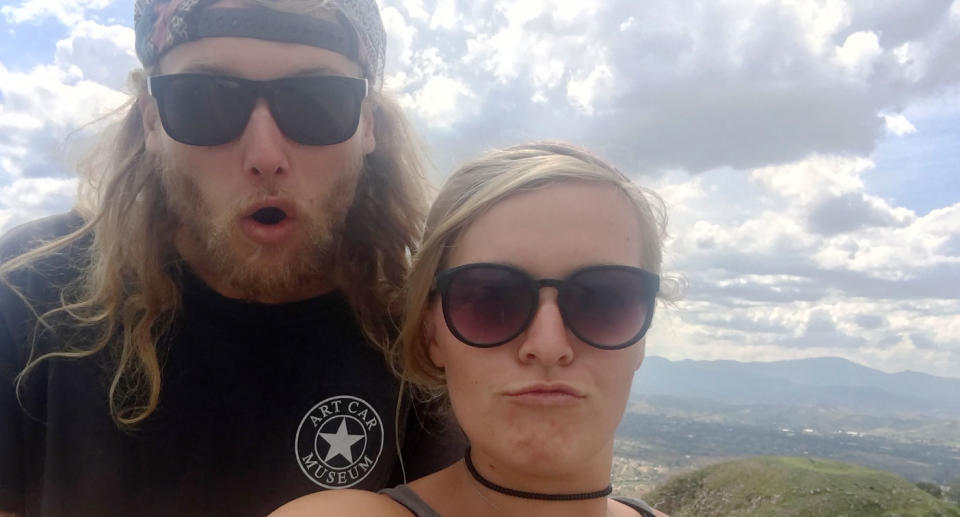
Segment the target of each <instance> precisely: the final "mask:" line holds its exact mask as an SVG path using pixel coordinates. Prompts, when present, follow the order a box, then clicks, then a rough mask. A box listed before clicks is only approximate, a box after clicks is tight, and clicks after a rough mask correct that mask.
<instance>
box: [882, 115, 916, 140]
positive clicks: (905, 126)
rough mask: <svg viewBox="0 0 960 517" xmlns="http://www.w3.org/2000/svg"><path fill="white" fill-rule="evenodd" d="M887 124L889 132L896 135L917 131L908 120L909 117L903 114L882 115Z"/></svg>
mask: <svg viewBox="0 0 960 517" xmlns="http://www.w3.org/2000/svg"><path fill="white" fill-rule="evenodd" d="M882 116H883V120H884V122H885V123H886V126H887V132H888V133H891V134H893V135H896V136H904V135H909V134H911V133H916V132H917V128H915V127H913V124H911V123H910V121H909V120H907V117H904V116H903V115H902V114H901V115H882Z"/></svg>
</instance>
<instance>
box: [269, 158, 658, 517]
mask: <svg viewBox="0 0 960 517" xmlns="http://www.w3.org/2000/svg"><path fill="white" fill-rule="evenodd" d="M651 201H656V204H651ZM661 208H662V202H660V201H659V198H657V197H656V196H655V195H653V194H650V193H644V192H643V191H642V190H640V189H639V188H638V187H636V186H634V185H633V184H632V183H631V181H630V180H629V179H628V178H626V177H625V176H624V175H622V174H621V173H620V172H618V171H617V170H616V169H614V168H613V167H611V166H610V165H607V164H606V163H604V162H602V161H601V160H599V159H597V158H595V157H593V156H591V155H589V154H587V153H585V152H583V151H581V150H578V149H575V148H572V147H569V146H566V145H562V144H552V143H536V144H529V145H523V146H518V147H513V148H510V149H506V150H502V151H496V152H493V153H491V154H489V155H487V156H485V157H482V158H480V159H479V160H476V161H474V162H472V163H469V164H467V165H465V166H464V167H462V168H461V169H460V170H458V171H457V172H455V173H454V174H453V175H452V176H451V177H450V178H449V180H448V181H447V183H446V184H445V186H444V187H443V189H442V190H441V191H440V193H439V195H438V197H437V200H436V202H435V203H434V205H433V208H432V209H431V211H430V215H429V217H428V220H427V226H426V232H425V234H424V241H423V245H422V247H421V250H420V252H419V254H418V256H417V259H416V261H415V264H414V267H413V270H412V272H411V276H410V278H409V282H408V285H407V292H406V294H405V300H404V303H405V307H404V310H405V314H406V318H405V321H404V325H403V328H402V330H401V335H400V339H399V341H398V343H399V346H398V350H397V357H396V360H397V363H398V365H399V367H400V371H401V373H402V375H403V377H404V378H405V379H407V380H409V381H411V382H413V383H414V384H415V385H416V386H417V387H418V388H419V389H420V392H421V393H422V394H424V395H427V396H435V397H436V396H444V397H449V402H450V406H451V407H452V409H453V411H454V414H455V415H456V417H457V420H458V422H459V423H460V426H461V427H462V428H463V431H464V433H465V434H466V436H467V438H468V439H469V442H470V447H469V448H468V449H467V450H466V453H465V457H464V460H463V461H460V462H459V463H456V464H454V465H453V466H451V467H449V468H447V469H444V470H441V471H440V472H437V473H435V474H432V475H430V476H427V477H425V478H423V479H419V480H416V481H414V482H412V483H410V484H409V485H401V486H399V487H396V488H394V489H390V490H386V491H384V492H383V493H381V494H372V493H366V492H360V491H342V490H341V491H336V492H323V493H318V494H313V495H311V496H307V497H304V498H301V499H299V500H297V501H294V502H292V503H289V504H288V505H286V506H284V507H283V508H281V509H280V510H278V511H277V512H276V513H275V515H277V516H307V515H371V516H374V515H376V516H381V515H387V516H392V515H396V516H405V517H409V516H410V515H411V514H413V515H417V516H433V517H436V516H444V517H457V516H481V515H482V516H487V515H503V516H521V515H522V516H536V515H544V516H546V515H549V516H553V517H556V516H564V515H569V516H578V517H582V516H588V517H589V516H598V517H599V516H636V515H644V516H650V515H662V514H660V513H658V512H655V511H653V510H651V509H649V507H647V506H646V505H645V504H643V503H642V502H639V501H636V500H629V501H625V500H621V501H618V500H615V499H612V498H608V497H607V496H608V494H609V493H610V470H611V463H612V459H613V437H614V431H615V430H616V427H617V425H618V423H619V422H620V418H621V417H622V415H623V411H624V408H625V406H626V402H627V397H628V396H629V392H630V384H631V381H632V378H633V373H634V371H635V370H636V369H637V368H639V366H640V364H641V362H642V361H643V356H644V334H645V333H646V331H647V329H648V328H649V326H650V321H651V318H652V316H653V310H654V301H655V296H656V295H657V293H658V288H659V276H658V274H659V270H660V263H661V257H662V253H661V247H662V235H663V226H664V221H663V211H662V209H661Z"/></svg>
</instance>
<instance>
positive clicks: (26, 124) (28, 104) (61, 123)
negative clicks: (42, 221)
mask: <svg viewBox="0 0 960 517" xmlns="http://www.w3.org/2000/svg"><path fill="white" fill-rule="evenodd" d="M131 49H132V30H130V29H129V28H125V27H119V26H102V25H98V24H96V23H93V22H89V21H84V22H80V23H78V24H77V25H76V26H75V27H74V28H73V31H72V34H71V35H70V36H69V37H68V38H66V39H64V40H61V41H59V42H58V43H57V51H56V57H55V62H54V64H51V65H38V66H35V67H33V68H32V69H30V70H29V71H26V72H12V71H9V70H7V69H6V67H4V66H3V65H2V64H0V95H2V105H0V163H2V164H3V165H4V167H3V172H4V174H5V175H6V178H7V179H8V180H9V179H16V178H21V177H39V176H60V175H63V174H64V173H65V172H66V170H68V169H69V164H68V162H69V161H71V160H72V159H74V158H75V153H76V152H78V151H77V150H78V149H80V148H82V147H84V146H85V145H87V143H88V142H87V140H88V138H89V134H90V133H91V130H93V129H95V127H87V125H88V124H90V123H92V122H95V121H96V120H97V119H99V118H100V117H103V116H104V115H106V114H108V113H110V112H111V111H112V110H114V109H116V108H118V107H119V106H120V105H122V104H123V103H124V102H125V101H126V100H127V96H126V95H125V94H123V93H121V92H120V91H118V90H116V89H114V88H119V87H120V85H122V83H123V78H124V76H125V74H126V72H127V71H128V70H129V68H130V66H131V65H132V64H133V63H135V59H134V58H133V57H132V50H131ZM120 67H123V68H120ZM107 84H109V85H112V86H114V88H111V87H110V86H107ZM82 129H84V130H82Z"/></svg>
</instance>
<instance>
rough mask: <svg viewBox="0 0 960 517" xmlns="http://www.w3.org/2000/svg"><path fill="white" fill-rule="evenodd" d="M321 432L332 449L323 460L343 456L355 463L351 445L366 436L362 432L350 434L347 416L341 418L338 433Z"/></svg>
mask: <svg viewBox="0 0 960 517" xmlns="http://www.w3.org/2000/svg"><path fill="white" fill-rule="evenodd" d="M319 434H320V437H321V438H323V439H324V440H326V441H327V443H328V444H330V449H329V450H327V457H326V458H324V459H323V461H326V462H329V461H330V460H331V459H333V458H335V457H337V456H343V457H344V459H346V460H347V462H349V463H353V453H352V452H350V447H351V446H352V445H353V444H355V443H357V442H359V441H360V440H363V438H364V436H363V435H362V434H350V433H349V432H348V431H347V418H346V417H343V418H342V419H340V427H338V428H337V432H336V434H330V433H319Z"/></svg>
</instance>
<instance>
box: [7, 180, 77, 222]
mask: <svg viewBox="0 0 960 517" xmlns="http://www.w3.org/2000/svg"><path fill="white" fill-rule="evenodd" d="M76 190H77V181H76V179H74V178H22V179H17V180H15V181H13V182H12V183H9V184H7V185H4V186H3V187H0V234H2V233H4V232H6V231H7V230H9V229H10V228H13V227H14V226H17V225H19V224H22V223H25V222H27V221H30V220H32V219H35V218H36V217H37V214H38V213H39V214H50V213H56V212H64V211H66V210H69V209H70V207H71V206H73V202H74V196H75V194H76Z"/></svg>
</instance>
